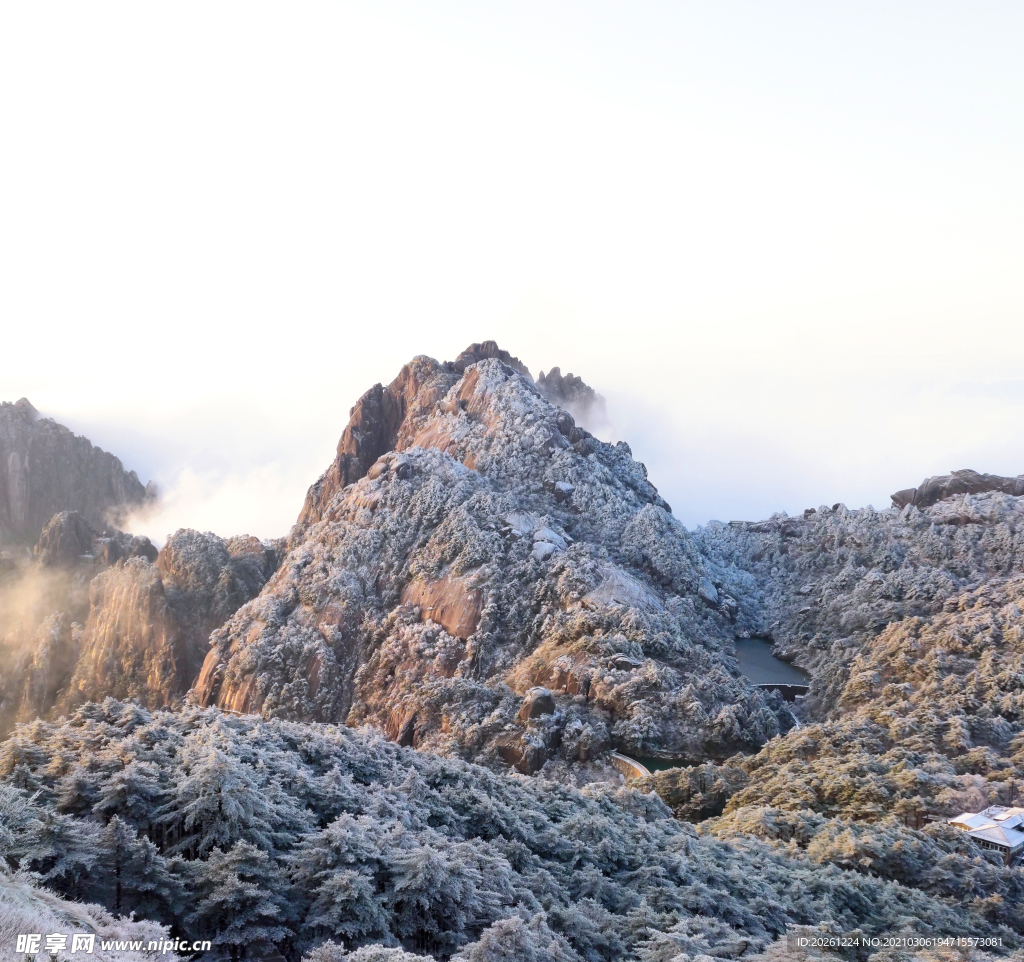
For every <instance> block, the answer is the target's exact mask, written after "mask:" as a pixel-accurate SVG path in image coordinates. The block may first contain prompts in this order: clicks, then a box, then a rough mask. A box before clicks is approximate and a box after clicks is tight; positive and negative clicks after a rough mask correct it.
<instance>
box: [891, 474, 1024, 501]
mask: <svg viewBox="0 0 1024 962" xmlns="http://www.w3.org/2000/svg"><path fill="white" fill-rule="evenodd" d="M984 491H1002V492H1003V494H1013V495H1022V494H1024V474H1021V475H1018V476H1017V477H1016V478H1004V477H1000V476H999V475H998V474H979V473H978V472H977V471H971V470H970V469H965V470H963V471H954V472H953V473H952V474H943V475H937V476H936V477H934V478H925V479H924V481H922V482H921V483H920V484H919V485H918V486H917V487H916V488H905V489H904V490H902V491H897V492H896V493H895V494H894V495H892V496H891V497H892V503H893V504H894V505H895V506H896V507H897V508H903V507H906V505H908V504H912V505H915V506H916V507H918V508H924V507H927V506H928V505H932V504H935V503H936V502H938V501H944V500H946V499H947V498H952V497H955V496H956V495H958V494H981V493H982V492H984Z"/></svg>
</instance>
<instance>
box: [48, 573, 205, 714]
mask: <svg viewBox="0 0 1024 962" xmlns="http://www.w3.org/2000/svg"><path fill="white" fill-rule="evenodd" d="M188 655H189V653H188V651H187V648H186V646H185V644H184V640H183V638H182V634H181V632H180V630H179V629H178V624H177V622H176V620H175V618H174V616H173V614H172V613H171V611H170V608H169V606H168V603H167V595H166V592H165V591H164V583H163V578H162V577H161V576H160V571H159V569H158V568H156V567H155V566H154V565H151V564H149V563H148V562H146V561H145V560H143V559H141V558H132V559H130V560H129V561H127V562H120V563H118V564H117V565H116V566H115V567H113V568H108V569H107V570H106V571H104V572H102V573H101V574H99V575H97V576H96V577H95V578H94V579H93V581H92V583H91V584H90V586H89V618H88V621H87V622H86V624H85V628H84V631H83V632H82V638H81V641H80V644H79V651H78V656H77V658H76V662H75V670H74V673H73V675H72V677H71V681H70V684H69V685H68V687H67V689H66V690H65V692H64V693H63V695H62V696H61V697H60V699H59V701H58V706H57V707H58V711H61V712H67V711H69V710H70V709H71V708H73V707H74V706H76V705H80V704H82V703H83V702H87V701H102V700H103V698H104V697H106V696H108V695H109V696H113V697H115V698H135V699H137V700H138V701H140V702H141V703H142V704H145V705H150V706H153V707H163V706H164V705H167V704H170V703H171V702H172V701H173V700H174V698H175V696H177V695H179V694H180V693H181V692H182V691H184V690H185V689H186V688H187V687H188V685H189V682H190V681H191V678H190V676H189V674H188V662H189V657H188Z"/></svg>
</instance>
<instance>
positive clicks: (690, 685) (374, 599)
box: [195, 342, 793, 772]
mask: <svg viewBox="0 0 1024 962" xmlns="http://www.w3.org/2000/svg"><path fill="white" fill-rule="evenodd" d="M736 610H737V609H736V605H735V602H734V601H733V599H731V598H730V597H729V596H728V594H727V593H726V592H725V591H724V590H723V591H721V592H718V591H717V590H716V589H715V588H714V586H713V585H712V584H711V583H710V581H709V579H708V575H707V573H706V572H705V569H704V566H703V562H702V559H701V556H700V554H699V552H698V551H697V549H696V547H695V546H694V544H693V541H692V539H691V538H690V536H689V535H688V534H687V532H686V530H685V529H684V528H683V527H682V526H681V525H680V524H679V522H678V521H676V519H675V518H673V516H672V515H671V513H670V511H669V509H668V505H666V504H665V502H664V501H663V500H662V498H661V497H660V496H659V495H658V493H657V491H656V490H655V488H654V486H653V485H651V483H650V482H649V481H648V479H647V473H646V470H645V469H644V466H643V465H642V464H639V463H638V462H636V461H634V460H633V458H632V456H631V453H630V450H629V447H628V446H627V445H626V444H624V443H621V442H620V443H619V444H617V445H610V444H605V443H603V442H601V441H599V440H598V439H597V438H595V437H593V436H592V435H591V434H590V433H589V432H587V431H586V430H583V429H582V428H580V427H579V426H578V425H577V424H576V422H575V420H574V418H573V417H572V416H571V415H570V414H569V413H568V412H567V411H565V410H564V409H562V408H561V407H559V406H558V405H556V404H554V403H552V401H551V400H549V399H548V398H547V397H545V396H544V394H542V392H541V391H540V390H539V389H538V387H537V385H535V384H534V382H533V379H532V377H531V376H530V374H529V371H528V370H527V369H526V368H525V366H524V365H523V364H522V362H520V361H518V359H516V358H513V357H511V356H510V355H508V354H506V353H505V352H503V351H501V350H500V349H498V348H497V346H496V345H495V344H494V343H493V342H486V343H484V344H480V345H473V346H472V347H471V348H469V349H468V350H467V351H466V352H464V353H463V354H462V355H460V357H459V358H458V359H457V360H456V361H455V362H451V363H441V362H438V361H435V360H433V359H431V358H428V357H417V358H415V359H414V360H413V361H411V362H410V363H409V364H407V365H406V366H405V367H404V368H403V369H402V370H401V371H400V372H399V374H398V376H397V377H396V378H395V380H394V381H393V382H392V383H391V384H390V385H388V386H387V387H386V388H385V387H383V386H381V385H376V386H375V387H374V388H372V389H371V390H370V391H369V392H367V393H366V394H365V395H364V396H363V397H362V398H361V399H360V401H359V402H358V403H357V405H356V406H355V408H353V410H352V414H351V420H350V422H349V425H348V427H346V429H345V431H344V433H343V434H342V437H341V441H340V443H339V445H338V456H337V458H336V459H335V461H334V462H333V463H332V464H331V465H330V466H329V468H328V469H327V471H326V472H325V473H324V475H323V476H322V477H321V478H320V479H319V480H318V481H317V482H316V483H315V484H314V485H313V486H312V487H311V488H310V490H309V493H308V495H307V498H306V502H305V504H304V506H303V508H302V512H301V514H300V516H299V522H298V524H297V526H296V528H295V530H294V531H293V533H292V536H291V539H290V543H289V551H288V554H287V556H286V557H285V559H284V561H283V563H282V565H281V567H280V569H279V570H278V571H277V573H276V574H275V575H274V577H273V578H272V579H271V580H270V581H269V582H268V584H267V586H266V587H265V588H264V590H263V592H262V593H261V594H260V596H259V597H258V598H256V599H254V600H253V601H251V602H249V603H248V604H246V605H243V606H242V608H240V609H239V611H238V612H237V613H236V614H235V615H234V616H233V617H232V618H231V619H230V620H229V621H228V622H227V623H226V624H225V625H224V626H223V627H222V628H221V629H219V630H218V631H216V632H215V633H214V635H213V647H212V649H211V651H210V654H209V655H208V656H207V660H206V663H205V664H204V666H203V671H202V674H201V676H200V679H199V682H198V684H197V686H196V691H195V697H196V698H197V700H198V702H199V703H200V704H202V705H218V706H221V707H223V708H227V709H232V710H235V711H240V712H259V713H263V714H264V715H266V716H278V717H285V718H292V719H299V720H315V721H324V722H345V723H347V724H349V725H360V724H364V723H371V724H374V725H376V726H379V727H380V728H382V729H383V730H384V731H386V732H387V733H388V735H389V736H390V737H391V738H392V739H395V740H397V741H399V742H400V743H402V744H405V745H412V746H416V747H422V748H429V749H431V750H434V751H438V752H441V753H444V754H450V755H456V756H461V757H464V758H467V759H476V760H480V761H484V762H490V763H493V764H496V765H498V766H502V767H503V766H504V765H513V766H515V767H516V768H518V769H519V770H521V771H525V772H534V771H537V770H539V769H540V768H541V767H543V766H544V765H545V764H546V763H550V765H551V766H554V767H556V768H557V766H559V765H565V764H570V763H580V762H585V761H587V760H588V759H591V758H594V757H595V756H597V755H599V754H600V753H602V752H604V751H605V750H607V749H609V748H612V747H617V748H623V749H624V750H628V751H630V752H631V753H639V754H658V753H662V754H666V755H671V756H673V757H677V758H685V757H704V756H705V755H706V754H707V753H708V752H711V753H714V754H721V753H729V752H730V751H733V750H735V749H737V748H739V747H743V746H745V747H748V748H751V747H754V746H757V745H759V744H761V743H762V742H763V741H764V740H765V739H766V738H769V737H771V736H772V735H775V734H777V733H778V732H780V731H783V730H785V729H786V728H787V727H789V726H790V725H792V723H793V721H792V716H791V715H790V712H789V711H788V709H787V708H786V707H785V706H784V705H783V703H782V702H781V700H780V699H779V697H778V695H775V694H773V693H772V694H768V693H764V692H762V691H760V690H758V689H756V688H754V687H752V686H751V685H749V684H748V683H747V682H746V680H745V679H744V678H742V677H741V676H740V675H739V674H738V671H737V669H736V662H735V658H734V649H733V644H732V638H733V633H734V626H733V623H732V622H733V618H734V617H735V613H736Z"/></svg>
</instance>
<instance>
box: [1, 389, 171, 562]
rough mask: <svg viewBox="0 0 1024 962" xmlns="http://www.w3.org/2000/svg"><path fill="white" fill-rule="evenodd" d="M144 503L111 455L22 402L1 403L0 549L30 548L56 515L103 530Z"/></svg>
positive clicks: (143, 492) (133, 479)
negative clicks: (75, 516) (72, 515)
mask: <svg viewBox="0 0 1024 962" xmlns="http://www.w3.org/2000/svg"><path fill="white" fill-rule="evenodd" d="M150 493H151V494H152V489H150ZM146 498H147V489H146V487H145V486H144V485H143V484H142V482H141V481H139V477H138V475H137V474H136V473H135V472H134V471H125V469H124V466H123V465H122V464H121V461H120V460H119V459H118V458H116V457H114V455H112V454H108V453H107V452H106V451H102V450H101V449H100V448H97V447H95V446H94V445H93V444H92V443H90V441H89V440H88V439H87V438H83V437H78V436H77V435H75V434H74V433H72V432H71V431H70V430H69V429H68V428H66V427H64V425H62V424H57V422H56V421H53V420H51V419H50V418H43V417H40V416H39V412H38V411H36V409H35V408H34V407H33V406H32V405H31V404H30V403H29V401H28V400H27V399H26V398H22V399H21V400H20V401H18V402H16V403H15V404H9V403H7V402H3V403H0V544H5V543H14V544H24V545H31V544H32V543H34V542H35V540H36V539H37V538H38V537H39V534H40V532H41V531H42V529H43V527H44V525H46V523H47V522H48V521H49V520H50V518H51V517H53V515H54V514H56V513H57V512H60V511H77V512H78V513H79V514H80V515H81V516H82V518H83V520H84V521H85V522H86V523H87V524H89V525H91V526H92V527H93V528H97V529H102V528H104V527H105V526H106V525H107V524H108V523H109V522H110V521H116V517H117V515H118V514H119V513H123V512H124V511H125V510H126V509H129V508H131V507H133V506H136V505H140V504H142V503H143V502H144V501H145V500H146Z"/></svg>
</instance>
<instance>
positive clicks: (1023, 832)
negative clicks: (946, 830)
mask: <svg viewBox="0 0 1024 962" xmlns="http://www.w3.org/2000/svg"><path fill="white" fill-rule="evenodd" d="M948 822H949V824H950V825H954V826H956V827H957V828H959V829H960V830H961V831H964V832H966V833H967V834H968V835H970V836H971V838H973V839H974V841H975V842H977V843H978V844H979V845H980V846H981V847H982V848H987V849H990V850H992V851H995V852H999V853H1000V854H1001V855H1002V856H1003V859H1004V860H1005V861H1006V864H1007V865H1009V864H1010V863H1011V862H1014V861H1016V860H1017V859H1019V858H1020V857H1021V856H1022V855H1024V808H1007V807H1005V806H1003V805H990V806H989V807H988V808H986V809H985V810H984V811H981V812H977V813H975V812H964V813H963V814H962V815H957V816H956V818H950V819H948Z"/></svg>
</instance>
